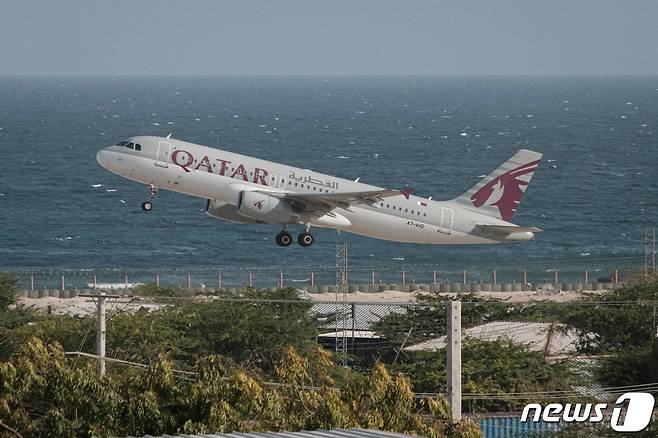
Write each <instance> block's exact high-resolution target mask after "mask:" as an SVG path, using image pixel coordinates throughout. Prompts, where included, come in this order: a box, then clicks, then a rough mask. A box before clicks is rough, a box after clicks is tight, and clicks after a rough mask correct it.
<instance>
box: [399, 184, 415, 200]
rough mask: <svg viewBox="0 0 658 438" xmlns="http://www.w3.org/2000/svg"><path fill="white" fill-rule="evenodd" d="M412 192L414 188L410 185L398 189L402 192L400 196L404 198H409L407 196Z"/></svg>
mask: <svg viewBox="0 0 658 438" xmlns="http://www.w3.org/2000/svg"><path fill="white" fill-rule="evenodd" d="M413 192H414V189H413V188H411V187H405V188H403V189H402V190H400V193H402V196H404V197H405V198H407V199H409V196H410V195H411V194H412V193H413Z"/></svg>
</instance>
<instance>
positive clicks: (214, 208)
mask: <svg viewBox="0 0 658 438" xmlns="http://www.w3.org/2000/svg"><path fill="white" fill-rule="evenodd" d="M206 214H207V215H208V216H212V217H216V218H217V219H223V220H225V221H229V222H235V223H238V224H257V223H258V221H257V220H254V219H249V218H248V217H244V216H241V215H239V214H238V210H237V207H236V206H235V205H233V204H229V203H228V202H223V201H215V200H210V199H206Z"/></svg>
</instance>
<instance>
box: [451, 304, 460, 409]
mask: <svg viewBox="0 0 658 438" xmlns="http://www.w3.org/2000/svg"><path fill="white" fill-rule="evenodd" d="M447 310H448V312H447V323H448V336H447V347H448V403H450V414H451V416H452V421H453V422H457V421H460V420H461V419H462V303H461V301H450V303H449V304H448V309H447Z"/></svg>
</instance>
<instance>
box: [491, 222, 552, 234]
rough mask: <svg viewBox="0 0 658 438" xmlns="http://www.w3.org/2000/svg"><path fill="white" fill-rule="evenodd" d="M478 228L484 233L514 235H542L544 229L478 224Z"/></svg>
mask: <svg viewBox="0 0 658 438" xmlns="http://www.w3.org/2000/svg"><path fill="white" fill-rule="evenodd" d="M478 228H480V229H481V230H483V231H493V232H496V233H504V234H512V233H541V232H542V231H544V230H542V229H540V228H535V227H517V226H516V225H487V224H478Z"/></svg>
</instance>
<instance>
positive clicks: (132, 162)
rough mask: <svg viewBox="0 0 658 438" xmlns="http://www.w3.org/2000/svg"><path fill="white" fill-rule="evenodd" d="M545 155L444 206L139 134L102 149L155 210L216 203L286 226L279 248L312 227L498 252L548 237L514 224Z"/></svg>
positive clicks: (232, 217) (525, 153)
mask: <svg viewBox="0 0 658 438" xmlns="http://www.w3.org/2000/svg"><path fill="white" fill-rule="evenodd" d="M541 157H542V154H540V153H538V152H533V151H530V150H526V149H522V150H520V151H518V152H517V153H516V154H514V156H512V157H511V158H510V159H509V160H507V161H506V162H505V163H503V164H502V165H501V166H500V167H498V168H497V169H496V170H495V171H493V172H492V173H491V174H489V175H488V176H487V177H486V178H484V179H482V180H481V181H480V182H478V183H477V184H476V185H475V186H473V187H472V188H471V189H470V190H468V191H467V192H465V193H464V194H463V195H461V196H459V197H457V198H455V199H452V200H448V201H435V200H432V199H431V198H422V197H418V196H414V195H412V194H411V193H412V191H413V189H411V188H409V187H405V188H403V189H400V190H395V189H388V188H382V187H376V186H372V185H368V184H364V183H362V182H360V181H359V179H358V178H357V179H356V180H354V181H351V180H347V179H342V178H337V177H335V176H331V175H326V174H322V173H318V172H314V171H312V170H308V169H300V168H297V167H293V166H289V165H286V164H279V163H274V162H271V161H265V160H261V159H258V158H253V157H249V156H246V155H240V154H237V153H233V152H229V151H223V150H219V149H215V148H210V147H206V146H202V145H198V144H194V143H188V142H185V141H182V140H177V139H173V138H171V134H170V135H169V136H167V137H154V136H137V137H131V138H128V139H127V140H123V141H120V142H118V143H117V144H116V145H113V146H108V147H106V148H104V149H102V150H100V151H99V152H98V153H97V155H96V160H97V161H98V163H99V164H100V165H101V166H102V167H104V168H105V169H107V170H109V171H110V172H113V173H115V174H117V175H120V176H122V177H124V178H128V179H130V180H133V181H137V182H139V183H142V184H146V185H148V187H149V198H148V200H146V201H144V203H142V209H143V210H144V211H151V210H152V208H153V204H152V200H153V198H154V197H155V195H156V193H157V191H158V190H160V189H165V190H172V191H175V192H179V193H184V194H187V195H190V196H196V197H199V198H203V199H205V200H206V208H205V212H206V214H208V215H210V216H213V217H215V218H219V219H223V220H226V221H229V222H235V223H240V224H278V225H281V226H282V229H281V232H279V233H278V234H277V235H276V238H275V241H276V243H277V244H278V245H279V246H283V247H286V246H290V244H291V243H292V242H293V237H292V235H291V234H290V233H289V231H288V226H289V225H293V224H301V225H303V226H304V230H303V231H302V232H301V233H300V234H299V235H298V237H297V242H298V244H299V245H301V246H302V247H309V246H311V245H312V244H313V242H314V240H315V239H314V237H313V234H311V226H314V227H323V228H333V229H336V230H338V231H339V232H341V231H345V232H349V233H354V234H359V235H363V236H369V237H373V238H377V239H384V240H389V241H396V242H409V243H426V244H489V243H501V242H512V241H529V240H533V239H534V237H535V233H537V232H540V231H542V230H540V229H538V228H534V227H523V226H518V225H515V224H513V223H511V222H510V221H511V220H512V217H513V216H514V213H515V212H516V210H517V208H518V206H519V203H520V201H521V198H522V197H523V194H524V192H525V190H526V188H527V187H528V184H529V183H530V180H531V178H532V176H533V174H534V172H535V170H536V169H537V167H538V165H539V161H540V159H541Z"/></svg>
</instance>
